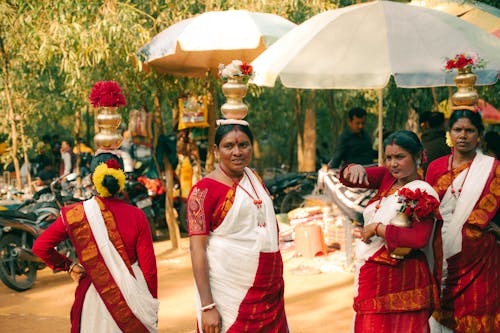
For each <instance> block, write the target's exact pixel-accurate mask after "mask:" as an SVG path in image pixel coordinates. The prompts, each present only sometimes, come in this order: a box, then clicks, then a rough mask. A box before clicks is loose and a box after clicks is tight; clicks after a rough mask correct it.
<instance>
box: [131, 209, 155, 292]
mask: <svg viewBox="0 0 500 333" xmlns="http://www.w3.org/2000/svg"><path fill="white" fill-rule="evenodd" d="M140 213H141V214H140V218H139V225H138V227H139V229H140V230H139V233H138V238H137V246H136V251H137V262H138V263H139V267H140V268H141V271H142V274H144V278H145V279H146V283H147V284H148V288H149V291H150V292H151V295H153V297H154V298H158V275H157V268H156V256H155V252H154V248H153V241H152V238H151V231H150V229H149V224H148V220H147V218H146V215H144V213H142V212H140Z"/></svg>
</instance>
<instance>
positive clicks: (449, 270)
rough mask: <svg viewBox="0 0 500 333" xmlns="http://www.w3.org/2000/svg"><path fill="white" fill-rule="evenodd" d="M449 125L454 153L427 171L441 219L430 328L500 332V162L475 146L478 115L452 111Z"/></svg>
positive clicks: (479, 123) (479, 128)
mask: <svg viewBox="0 0 500 333" xmlns="http://www.w3.org/2000/svg"><path fill="white" fill-rule="evenodd" d="M448 126H449V131H450V138H451V142H452V144H453V149H452V153H451V154H450V155H447V156H443V157H441V158H439V159H437V160H435V161H433V162H432V163H431V164H430V165H429V168H428V169H427V175H426V179H427V181H428V182H429V183H430V184H431V185H432V186H433V187H434V189H435V190H436V191H437V192H438V194H439V197H440V198H441V205H440V207H439V210H440V212H441V215H442V217H443V280H442V285H441V309H440V310H439V311H436V312H434V314H433V317H432V318H431V329H432V332H500V245H499V242H498V240H499V239H500V236H499V234H498V224H499V218H500V216H499V209H498V207H499V205H500V204H499V203H500V163H499V161H498V160H495V158H493V157H490V156H486V155H484V154H483V153H481V151H480V149H478V148H479V142H480V137H481V134H482V133H483V130H484V126H483V123H482V119H481V115H480V114H479V113H477V112H473V111H469V110H456V111H453V113H452V114H451V116H450V120H449V122H448ZM495 221H496V222H495ZM495 230H496V237H497V238H496V239H495Z"/></svg>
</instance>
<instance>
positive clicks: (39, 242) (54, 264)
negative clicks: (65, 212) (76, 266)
mask: <svg viewBox="0 0 500 333" xmlns="http://www.w3.org/2000/svg"><path fill="white" fill-rule="evenodd" d="M67 238H68V235H67V233H66V228H65V226H64V223H63V222H62V219H61V217H59V218H58V219H57V220H55V221H54V223H52V225H50V226H49V227H48V228H47V229H46V230H45V231H44V232H43V233H42V234H41V235H40V236H39V237H38V238H37V239H36V240H35V243H34V244H33V253H35V254H36V255H37V256H38V257H39V258H40V259H42V260H43V261H44V262H45V263H46V264H47V266H49V267H50V268H52V269H53V270H56V271H67V270H68V269H69V266H70V265H71V260H70V259H69V258H68V257H66V256H64V255H62V254H60V253H59V252H57V251H56V249H55V247H56V246H57V244H59V243H60V242H62V241H63V240H65V239H67Z"/></svg>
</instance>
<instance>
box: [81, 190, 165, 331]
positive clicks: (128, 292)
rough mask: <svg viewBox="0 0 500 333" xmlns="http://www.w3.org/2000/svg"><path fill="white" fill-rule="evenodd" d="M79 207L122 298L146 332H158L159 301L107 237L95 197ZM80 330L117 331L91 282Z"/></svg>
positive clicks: (137, 269)
mask: <svg viewBox="0 0 500 333" xmlns="http://www.w3.org/2000/svg"><path fill="white" fill-rule="evenodd" d="M83 207H84V209H85V215H86V216H87V220H88V221H89V225H90V228H91V229H92V234H93V235H94V238H95V240H96V243H97V246H98V248H99V252H100V253H101V255H102V257H103V259H104V262H105V264H106V266H107V267H108V269H109V271H110V272H111V275H112V276H113V279H114V280H115V282H116V284H117V285H118V287H119V289H120V291H121V293H122V295H123V297H124V298H125V301H126V302H127V304H128V305H129V307H130V309H131V310H132V312H133V313H134V315H135V316H136V317H137V319H139V320H140V321H141V322H142V324H143V325H144V326H145V327H146V328H147V330H148V331H149V332H158V308H159V304H160V302H159V301H158V300H157V299H156V298H154V297H153V296H152V295H151V293H150V291H149V289H148V286H147V283H146V279H145V278H144V275H143V273H142V271H141V269H140V267H139V265H138V264H137V262H136V263H134V264H133V265H132V269H133V271H134V274H135V277H134V276H132V275H131V274H130V272H129V270H128V269H127V266H126V264H125V262H123V259H122V258H121V257H120V254H119V253H118V251H117V250H116V248H115V247H114V246H113V243H112V242H111V240H110V239H109V235H108V230H107V229H106V225H105V223H104V219H103V217H102V214H101V210H100V208H99V204H98V203H97V201H96V200H95V198H92V199H89V200H86V201H85V202H84V203H83ZM116 329H118V330H116ZM81 332H92V333H95V332H99V333H101V332H121V331H120V329H119V328H118V326H117V325H116V323H115V321H114V319H113V317H112V316H111V314H110V313H109V311H108V310H107V308H106V305H105V304H104V302H103V301H102V299H101V297H100V296H99V294H98V293H97V291H96V289H95V288H94V287H93V285H91V287H90V288H89V290H88V291H87V294H86V295H85V300H84V304H83V311H82V319H81Z"/></svg>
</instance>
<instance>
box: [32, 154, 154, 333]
mask: <svg viewBox="0 0 500 333" xmlns="http://www.w3.org/2000/svg"><path fill="white" fill-rule="evenodd" d="M110 161H114V162H110ZM101 162H102V163H101ZM120 162H121V159H120V158H119V157H117V156H115V155H114V154H101V155H98V156H95V157H94V159H93V160H92V166H91V168H92V172H93V182H94V184H95V185H96V188H97V190H98V192H99V193H100V196H97V197H94V198H91V199H89V200H86V201H84V202H79V203H76V204H73V205H70V206H66V207H63V209H62V210H61V217H60V218H58V219H57V220H56V221H55V222H54V223H53V224H52V225H51V226H50V227H49V228H48V229H47V230H45V231H44V232H43V233H42V234H41V235H40V237H39V238H37V240H36V241H35V244H34V245H33V252H34V253H35V254H36V255H37V256H39V257H40V258H41V259H43V261H44V262H45V263H46V264H47V265H48V266H49V267H51V268H52V269H55V270H66V271H68V272H69V274H70V276H71V278H73V280H75V281H77V282H78V286H77V288H76V292H75V301H74V303H73V307H72V308H71V332H72V333H77V332H92V333H95V332H134V333H135V332H157V331H158V305H159V302H158V300H157V299H156V297H157V271H156V258H155V254H154V250H153V241H152V237H151V232H150V229H149V225H148V222H147V219H146V216H145V215H144V213H143V212H142V211H141V210H140V209H139V208H137V207H134V206H131V205H129V204H127V203H125V202H123V201H121V200H120V199H118V198H116V197H114V196H115V194H117V193H118V192H119V191H120V190H121V189H123V183H124V181H125V175H124V174H123V172H122V171H121V170H120ZM121 163H123V162H121ZM121 166H123V164H121ZM117 174H118V175H122V178H121V179H122V180H123V182H122V181H120V180H118V179H120V176H117ZM99 175H100V176H99ZM97 183H99V184H97ZM68 237H69V238H70V239H71V242H72V243H73V245H74V247H75V250H76V253H77V256H78V262H75V263H72V262H71V260H70V259H69V258H68V257H66V256H65V255H63V254H60V253H59V252H57V251H56V250H55V247H56V246H57V244H59V242H61V241H63V240H65V239H67V238H68Z"/></svg>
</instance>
